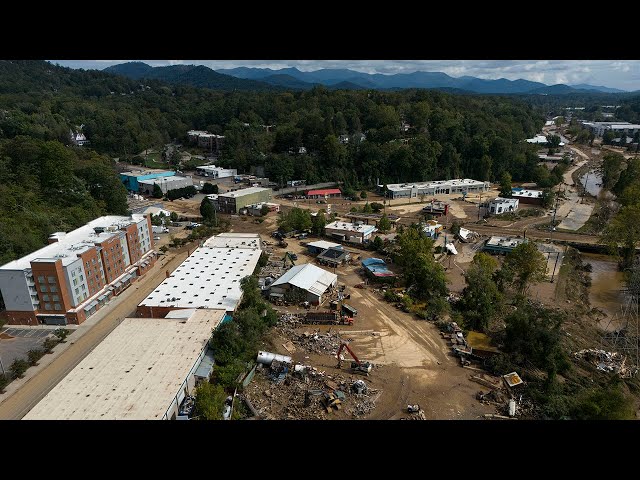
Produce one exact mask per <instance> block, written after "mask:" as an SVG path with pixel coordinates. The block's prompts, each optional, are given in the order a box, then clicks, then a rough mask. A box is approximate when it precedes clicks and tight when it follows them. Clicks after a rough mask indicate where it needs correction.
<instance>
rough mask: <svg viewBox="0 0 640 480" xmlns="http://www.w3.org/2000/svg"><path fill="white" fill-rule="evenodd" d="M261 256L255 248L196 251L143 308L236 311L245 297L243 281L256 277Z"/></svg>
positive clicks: (161, 285)
mask: <svg viewBox="0 0 640 480" xmlns="http://www.w3.org/2000/svg"><path fill="white" fill-rule="evenodd" d="M261 253H262V252H261V250H258V249H253V248H221V247H206V246H203V247H200V248H196V249H195V250H194V251H193V253H192V254H191V255H190V256H189V257H188V258H187V259H186V260H185V261H184V262H182V263H181V264H180V266H179V267H178V268H177V269H176V270H175V271H174V272H173V273H172V274H171V275H170V276H169V278H167V279H165V280H164V281H163V282H162V283H161V284H160V285H158V286H157V287H156V288H155V290H154V291H153V292H151V294H149V296H148V297H147V298H145V299H144V300H143V301H142V302H140V305H141V306H142V305H146V306H150V307H176V308H197V307H203V308H219V309H224V310H227V311H233V310H235V309H236V307H237V306H238V303H240V299H241V297H242V290H241V289H240V280H242V279H243V278H244V277H246V276H248V275H251V274H253V271H254V270H255V268H256V265H257V263H258V260H259V259H260V254H261Z"/></svg>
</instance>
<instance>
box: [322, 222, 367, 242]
mask: <svg viewBox="0 0 640 480" xmlns="http://www.w3.org/2000/svg"><path fill="white" fill-rule="evenodd" d="M377 231H378V229H377V228H376V227H374V226H373V225H365V224H364V223H362V222H356V223H349V222H341V221H335V222H332V223H329V224H328V225H326V226H325V227H324V233H325V235H327V236H328V237H333V238H337V239H338V240H342V241H344V242H351V243H366V242H368V241H369V240H370V239H371V235H372V234H373V233H374V232H377Z"/></svg>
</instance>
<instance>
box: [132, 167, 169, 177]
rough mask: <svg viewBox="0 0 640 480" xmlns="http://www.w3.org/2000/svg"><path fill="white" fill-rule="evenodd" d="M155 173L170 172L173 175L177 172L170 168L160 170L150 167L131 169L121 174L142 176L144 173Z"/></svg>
mask: <svg viewBox="0 0 640 480" xmlns="http://www.w3.org/2000/svg"><path fill="white" fill-rule="evenodd" d="M154 173H158V174H160V173H170V174H172V175H174V174H175V172H172V171H170V170H160V169H159V168H149V169H141V170H131V171H130V172H122V173H121V174H120V175H124V176H125V177H142V176H144V175H152V174H154Z"/></svg>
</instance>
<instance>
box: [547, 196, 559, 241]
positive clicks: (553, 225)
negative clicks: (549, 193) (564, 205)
mask: <svg viewBox="0 0 640 480" xmlns="http://www.w3.org/2000/svg"><path fill="white" fill-rule="evenodd" d="M558 200H559V198H558V196H557V195H556V208H554V209H553V220H551V234H550V235H549V241H551V239H552V238H553V232H554V231H555V230H556V212H557V211H558Z"/></svg>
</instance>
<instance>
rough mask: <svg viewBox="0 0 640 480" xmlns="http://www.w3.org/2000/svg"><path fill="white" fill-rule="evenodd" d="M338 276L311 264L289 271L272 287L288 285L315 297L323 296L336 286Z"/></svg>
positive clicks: (297, 266)
mask: <svg viewBox="0 0 640 480" xmlns="http://www.w3.org/2000/svg"><path fill="white" fill-rule="evenodd" d="M337 281H338V276H337V275H336V274H334V273H331V272H327V271H326V270H324V269H322V268H320V267H316V266H315V265H312V264H310V263H305V264H302V265H296V266H295V267H292V268H291V269H289V271H288V272H287V273H285V274H284V275H282V276H281V277H280V278H279V279H278V280H276V281H275V282H273V283H272V284H271V286H272V287H275V286H278V285H284V284H286V283H288V284H291V285H294V286H296V287H298V288H301V289H303V290H307V291H309V292H311V293H313V294H315V295H322V294H323V293H324V292H325V291H326V290H327V289H328V288H329V286H331V285H335V284H336V283H337Z"/></svg>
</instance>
